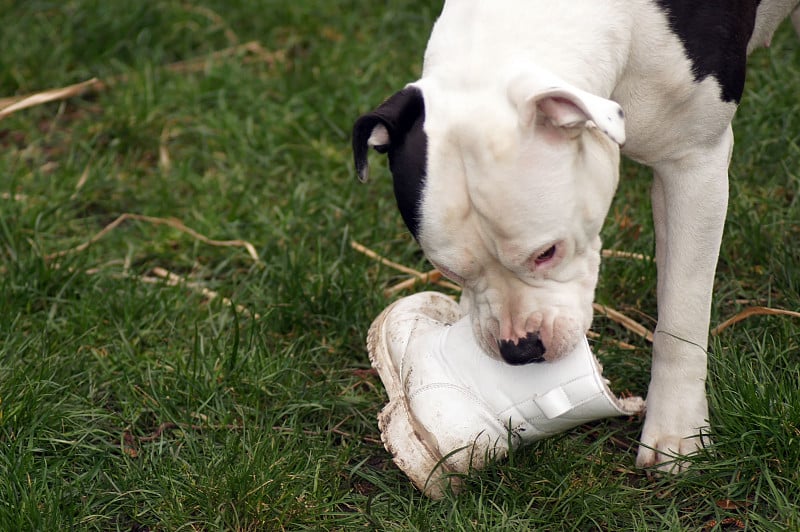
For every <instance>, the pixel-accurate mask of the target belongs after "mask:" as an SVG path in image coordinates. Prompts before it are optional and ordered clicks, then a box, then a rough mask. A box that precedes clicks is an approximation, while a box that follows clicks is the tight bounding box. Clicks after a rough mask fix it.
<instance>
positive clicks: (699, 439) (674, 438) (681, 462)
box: [636, 389, 711, 473]
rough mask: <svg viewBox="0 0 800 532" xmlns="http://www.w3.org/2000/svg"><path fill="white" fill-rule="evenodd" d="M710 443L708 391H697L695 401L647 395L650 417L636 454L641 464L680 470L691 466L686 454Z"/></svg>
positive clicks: (675, 470)
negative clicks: (672, 399)
mask: <svg viewBox="0 0 800 532" xmlns="http://www.w3.org/2000/svg"><path fill="white" fill-rule="evenodd" d="M651 392H652V389H651ZM710 443H711V440H710V438H709V436H708V403H707V402H706V398H705V394H702V393H700V394H698V395H697V396H696V397H695V398H694V400H693V401H688V400H684V401H673V402H668V401H659V400H657V397H652V398H651V397H648V398H647V417H646V418H645V422H644V427H643V429H642V438H641V445H640V446H639V452H638V455H637V457H636V465H637V466H638V467H642V468H652V469H655V470H657V471H658V472H662V473H680V472H682V471H684V470H686V468H687V467H688V465H689V464H688V462H687V460H686V457H687V456H689V455H692V454H695V453H696V452H697V451H699V450H700V449H702V448H703V447H705V446H707V445H709V444H710Z"/></svg>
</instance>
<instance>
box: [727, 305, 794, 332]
mask: <svg viewBox="0 0 800 532" xmlns="http://www.w3.org/2000/svg"><path fill="white" fill-rule="evenodd" d="M751 316H789V317H791V318H800V312H794V311H791V310H783V309H776V308H769V307H750V308H746V309H744V310H743V311H741V312H740V313H738V314H736V315H735V316H733V317H732V318H728V319H727V320H725V321H724V322H722V323H721V324H719V325H718V326H716V327H714V329H713V330H712V331H711V335H712V336H716V335H718V334H719V333H721V332H722V331H724V330H725V329H727V328H728V327H730V326H732V325H734V324H736V323H739V322H740V321H742V320H746V319H747V318H749V317H751Z"/></svg>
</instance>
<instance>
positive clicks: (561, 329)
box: [353, 71, 625, 364]
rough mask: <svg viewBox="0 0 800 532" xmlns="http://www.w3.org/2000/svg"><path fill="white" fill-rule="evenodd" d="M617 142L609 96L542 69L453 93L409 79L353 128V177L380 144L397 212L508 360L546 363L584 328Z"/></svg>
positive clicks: (620, 132) (621, 132) (480, 334)
mask: <svg viewBox="0 0 800 532" xmlns="http://www.w3.org/2000/svg"><path fill="white" fill-rule="evenodd" d="M624 140H625V128H624V120H623V114H622V110H621V109H620V107H619V106H618V105H617V104H616V103H614V102H612V101H610V100H607V99H604V98H600V97H598V96H594V95H591V94H589V93H586V92H584V91H581V90H579V89H577V88H575V87H573V86H570V85H568V84H566V83H565V82H563V81H561V80H560V79H558V78H556V77H554V76H552V75H551V74H549V73H548V72H544V71H535V72H526V73H524V74H519V75H516V76H514V77H513V78H511V79H510V80H508V81H507V82H506V83H503V84H502V85H498V86H490V87H482V88H470V89H460V90H452V89H450V88H445V87H442V86H440V84H437V83H434V82H432V81H431V80H428V79H425V78H423V79H422V80H420V81H418V82H416V83H413V84H411V85H408V86H407V87H406V88H404V89H403V90H401V91H400V92H398V93H396V94H395V95H393V96H392V97H391V98H389V99H388V100H386V102H384V103H383V104H382V105H381V106H379V107H378V108H377V109H376V110H375V111H373V112H371V113H369V114H366V115H364V116H362V117H361V118H359V119H358V121H356V123H355V126H354V130H353V150H354V157H355V164H356V169H357V172H358V175H359V177H360V178H361V179H362V180H366V179H367V176H368V170H369V168H368V163H367V152H368V149H369V148H370V147H372V148H374V149H375V150H377V151H378V152H380V153H387V154H388V157H389V166H390V169H391V172H392V175H393V177H394V191H395V196H396V199H397V204H398V207H399V209H400V212H401V214H402V216H403V220H404V221H405V223H406V225H407V226H408V228H409V230H410V231H411V233H412V234H413V235H414V237H415V238H416V240H417V241H418V242H419V244H420V246H421V247H422V249H423V251H424V252H425V254H426V256H427V257H428V259H429V260H430V261H431V262H432V263H433V264H434V265H435V266H436V267H437V268H438V269H439V270H441V271H442V273H443V274H444V275H446V276H447V277H449V278H450V279H452V280H453V281H455V282H457V283H458V284H460V285H461V286H462V287H463V290H464V291H463V295H462V306H464V307H465V309H466V311H467V312H468V313H469V314H470V315H471V317H472V323H473V327H474V330H475V336H476V338H478V339H479V340H480V341H481V343H482V345H483V347H484V349H485V350H486V351H487V352H488V353H491V354H493V355H495V356H498V355H499V356H501V357H502V358H503V359H505V360H506V361H507V362H509V363H512V364H524V363H529V362H536V361H541V360H552V359H556V358H558V357H560V356H562V355H564V354H566V353H567V352H569V350H571V349H572V348H573V347H574V346H575V345H576V344H577V342H578V341H579V340H580V339H581V336H582V335H583V334H585V332H586V331H587V330H588V328H589V326H590V324H591V319H592V301H593V299H594V289H595V285H596V284H597V274H598V268H599V264H600V237H599V234H600V229H601V226H602V223H603V220H604V219H605V216H606V214H607V212H608V208H609V205H610V203H611V199H612V197H613V194H614V191H615V190H616V186H617V181H618V177H619V145H621V144H622V143H623V142H624Z"/></svg>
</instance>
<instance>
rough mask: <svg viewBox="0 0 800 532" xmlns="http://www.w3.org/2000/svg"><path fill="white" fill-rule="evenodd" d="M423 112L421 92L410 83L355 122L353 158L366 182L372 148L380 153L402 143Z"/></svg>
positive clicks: (422, 116) (359, 174) (360, 177)
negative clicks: (370, 149) (369, 152)
mask: <svg viewBox="0 0 800 532" xmlns="http://www.w3.org/2000/svg"><path fill="white" fill-rule="evenodd" d="M424 114H425V104H424V102H423V99H422V91H421V90H420V89H419V88H417V87H414V86H408V87H406V88H404V89H403V90H401V91H399V92H397V93H395V94H394V95H392V96H391V97H390V98H389V99H387V100H386V101H385V102H383V103H382V104H381V105H380V106H379V107H378V108H377V109H375V110H374V111H372V112H371V113H367V114H365V115H363V116H362V117H360V118H359V119H358V120H356V122H355V124H354V125H353V159H354V162H355V166H356V172H357V173H358V179H359V180H361V181H362V182H364V181H366V180H367V179H368V178H369V161H368V160H367V153H368V151H369V148H374V149H375V151H377V152H378V153H387V152H389V151H390V150H391V149H392V148H393V147H397V146H398V145H400V144H402V143H403V142H404V140H405V137H406V135H407V134H408V132H409V131H410V130H411V128H412V127H413V126H414V124H415V123H416V122H417V121H418V120H419V119H420V118H424Z"/></svg>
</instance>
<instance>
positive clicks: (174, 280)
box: [141, 267, 261, 320]
mask: <svg viewBox="0 0 800 532" xmlns="http://www.w3.org/2000/svg"><path fill="white" fill-rule="evenodd" d="M151 271H152V272H153V275H155V276H156V277H157V278H158V280H159V282H161V281H162V280H163V281H165V282H166V283H167V284H168V285H170V286H185V287H187V288H191V289H192V290H194V291H196V292H199V293H200V294H202V295H203V296H204V297H205V298H207V299H208V300H209V301H211V300H212V299H217V298H220V301H222V304H223V305H225V306H226V307H230V308H235V309H236V312H238V313H239V314H242V315H243V316H247V317H248V318H250V317H252V318H255V319H257V320H258V319H261V316H260V315H259V314H258V313H257V312H250V310H249V309H248V308H247V307H245V306H243V305H237V304H235V303H234V302H233V301H231V300H230V299H229V298H227V297H221V296H220V295H219V293H218V292H215V291H213V290H211V289H209V288H206V287H205V286H202V285H200V284H198V283H194V282H191V281H188V280H187V279H185V278H184V277H181V276H180V275H178V274H176V273H172V272H171V271H169V270H167V269H165V268H160V267H156V268H153V269H152V270H151ZM141 279H142V280H143V281H145V282H153V281H154V280H153V279H152V278H150V277H143V278H141Z"/></svg>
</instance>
